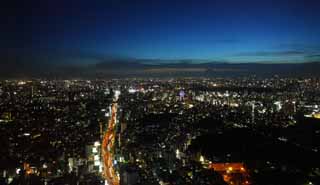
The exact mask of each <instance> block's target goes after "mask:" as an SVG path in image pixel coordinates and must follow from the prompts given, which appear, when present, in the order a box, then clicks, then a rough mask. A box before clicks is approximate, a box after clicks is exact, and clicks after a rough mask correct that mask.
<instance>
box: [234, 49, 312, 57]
mask: <svg viewBox="0 0 320 185" xmlns="http://www.w3.org/2000/svg"><path fill="white" fill-rule="evenodd" d="M305 54H306V52H305V51H295V50H292V51H291V50H290V51H257V52H245V53H238V54H235V55H234V56H236V57H282V56H301V55H305Z"/></svg>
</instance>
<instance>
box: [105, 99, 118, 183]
mask: <svg viewBox="0 0 320 185" xmlns="http://www.w3.org/2000/svg"><path fill="white" fill-rule="evenodd" d="M117 106H118V104H117V103H113V104H112V109H111V111H112V113H111V118H110V119H109V122H108V126H107V131H106V132H105V134H104V137H103V142H102V157H103V163H104V172H103V173H104V177H105V179H106V182H107V184H109V185H119V181H120V179H119V177H118V175H117V173H116V170H115V169H114V165H113V161H114V156H113V147H114V141H115V126H116V117H117Z"/></svg>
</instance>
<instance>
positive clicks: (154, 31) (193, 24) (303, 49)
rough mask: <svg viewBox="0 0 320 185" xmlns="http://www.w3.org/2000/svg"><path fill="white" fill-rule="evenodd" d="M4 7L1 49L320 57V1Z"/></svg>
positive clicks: (112, 1)
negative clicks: (4, 23) (4, 24)
mask: <svg viewBox="0 0 320 185" xmlns="http://www.w3.org/2000/svg"><path fill="white" fill-rule="evenodd" d="M5 8H6V10H5V11H4V13H2V14H3V15H2V16H1V19H2V21H6V26H4V29H3V31H2V33H1V35H0V39H1V40H2V42H1V43H0V49H1V50H2V53H4V52H6V51H10V52H13V53H17V54H20V53H24V54H25V53H32V55H43V54H48V53H63V54H66V55H68V53H70V52H71V53H73V54H74V53H78V54H79V56H82V55H83V53H85V54H89V55H90V56H92V55H98V56H99V57H100V56H101V57H108V56H120V57H130V58H144V59H201V60H212V61H223V62H234V63H237V62H265V63H268V62H271V63H276V62H306V61H319V59H320V19H319V18H320V11H318V10H319V8H320V2H319V1H316V0H307V1H305V0H259V1H256V0H219V1H218V0H216V1H215V0H210V1H209V0H194V1H192V0H179V1H178V0H170V1H169V0H148V1H146V0H105V1H82V0H80V1H79V0H78V1H75V0H70V1H45V2H44V1H36V0H31V1H28V2H24V3H21V2H17V3H15V4H11V5H8V6H7V7H5ZM89 58H90V57H89ZM83 61H86V62H87V63H90V62H95V61H96V60H92V61H90V59H89V60H79V62H80V63H82V62H83Z"/></svg>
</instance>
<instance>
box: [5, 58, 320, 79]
mask: <svg viewBox="0 0 320 185" xmlns="http://www.w3.org/2000/svg"><path fill="white" fill-rule="evenodd" d="M318 69H320V62H309V63H279V64H278V63H267V62H266V63H265V64H262V63H226V62H217V61H212V62H210V61H205V62H204V63H198V61H197V60H155V59H150V60H149V59H130V58H110V59H104V60H101V61H100V62H97V63H94V64H85V65H84V64H82V65H79V64H77V63H76V62H73V63H63V62H59V61H58V62H48V61H46V62H43V61H42V60H39V59H29V60H27V61H26V60H23V59H22V58H19V57H10V58H4V59H2V62H0V78H2V79H5V78H114V77H116V78H121V77H239V76H248V75H255V76H258V77H270V76H273V75H279V76H283V77H320V73H319V71H318Z"/></svg>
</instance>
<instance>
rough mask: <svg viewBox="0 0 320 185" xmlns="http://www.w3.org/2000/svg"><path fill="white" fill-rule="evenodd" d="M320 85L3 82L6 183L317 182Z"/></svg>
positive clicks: (248, 80)
mask: <svg viewBox="0 0 320 185" xmlns="http://www.w3.org/2000/svg"><path fill="white" fill-rule="evenodd" d="M297 90H298V91H297ZM319 90H320V80H319V79H312V78H310V79H289V78H279V77H273V78H269V79H256V78H238V79H226V78H217V79H205V78H185V79H121V80H119V79H113V80H28V81H21V80H4V81H1V83H0V98H1V101H0V102H1V104H0V107H1V109H0V111H1V117H0V123H1V130H0V131H1V146H2V150H1V164H2V165H1V169H0V170H1V174H2V177H1V179H2V183H8V184H115V185H117V184H269V183H271V182H272V181H274V180H275V179H276V180H277V181H278V183H279V184H317V183H319V175H320V171H319V162H317V161H318V160H317V158H318V156H319V154H318V152H319V149H320V145H319V142H318V141H320V140H319V137H320V125H319V121H320V98H319V97H320V96H319V95H320V94H319V93H320V91H319ZM39 124H40V125H41V126H40V125H39ZM269 181H270V182H269ZM62 182H63V183H62Z"/></svg>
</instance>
